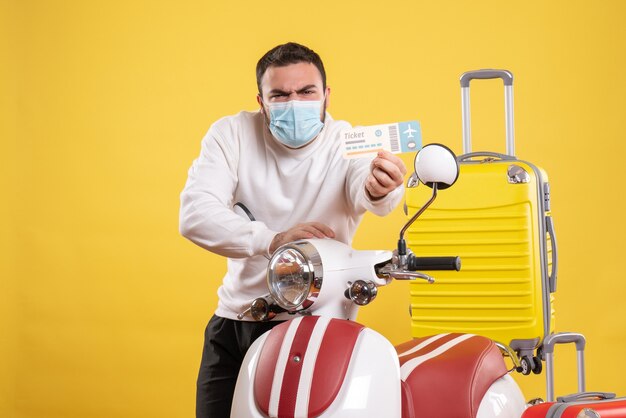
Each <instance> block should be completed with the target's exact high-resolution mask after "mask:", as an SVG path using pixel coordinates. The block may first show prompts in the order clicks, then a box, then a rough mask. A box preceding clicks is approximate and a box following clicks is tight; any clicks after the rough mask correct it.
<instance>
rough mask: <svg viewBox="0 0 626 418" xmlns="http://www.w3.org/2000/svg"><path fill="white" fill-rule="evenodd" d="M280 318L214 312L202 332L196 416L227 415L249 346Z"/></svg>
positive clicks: (219, 417)
mask: <svg viewBox="0 0 626 418" xmlns="http://www.w3.org/2000/svg"><path fill="white" fill-rule="evenodd" d="M280 322H282V321H271V322H247V321H234V320H232V319H226V318H221V317H219V316H216V315H213V317H212V318H211V320H210V321H209V324H208V325H207V327H206V330H205V332H204V349H203V350H202V361H201V363H200V372H199V373H198V383H197V392H196V417H197V418H229V417H230V406H231V403H232V401H233V392H234V391H235V384H236V383H237V375H238V374H239V368H240V367H241V363H242V362H243V358H244V356H245V355H246V351H248V348H250V345H252V343H253V342H254V340H256V339H257V338H259V337H260V336H261V335H263V334H264V333H265V332H266V331H267V330H269V329H271V328H273V327H274V326H276V325H278V324H279V323H280Z"/></svg>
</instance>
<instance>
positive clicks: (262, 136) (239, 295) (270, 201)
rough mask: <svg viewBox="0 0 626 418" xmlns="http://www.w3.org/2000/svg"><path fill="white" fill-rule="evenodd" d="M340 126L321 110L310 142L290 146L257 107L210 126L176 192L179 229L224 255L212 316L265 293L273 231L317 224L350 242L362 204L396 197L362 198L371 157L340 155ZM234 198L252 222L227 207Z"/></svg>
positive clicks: (386, 205) (393, 201)
mask: <svg viewBox="0 0 626 418" xmlns="http://www.w3.org/2000/svg"><path fill="white" fill-rule="evenodd" d="M346 128H350V125H349V124H348V123H347V122H344V121H335V120H333V119H332V118H331V117H330V115H329V114H326V118H325V125H324V128H323V129H322V131H321V132H320V134H319V136H318V137H317V138H316V139H315V140H314V141H313V142H312V143H310V144H309V145H307V146H306V147H303V148H300V149H290V148H287V147H285V146H284V145H282V144H281V143H279V142H278V141H277V140H276V139H275V138H274V137H273V136H272V135H271V133H270V132H269V130H268V128H267V126H266V125H265V122H264V117H263V115H262V114H261V113H260V112H259V111H257V112H241V113H239V114H237V115H234V116H228V117H225V118H222V119H220V120H218V121H217V122H215V123H214V124H213V125H212V126H211V128H210V129H209V131H208V132H207V134H206V136H205V137H204V139H203V140H202V149H201V152H200V156H199V157H198V158H197V159H196V160H195V161H194V162H193V165H192V166H191V168H190V169H189V177H188V179H187V183H186V185H185V188H184V190H183V192H182V194H181V208H180V231H181V233H182V234H183V235H184V236H185V237H186V238H188V239H190V240H191V241H193V242H194V243H196V244H198V245H199V246H201V247H203V248H206V249H207V250H209V251H212V252H214V253H216V254H220V255H223V256H225V257H228V262H227V263H228V271H227V273H226V275H225V277H224V278H223V282H222V285H221V287H220V288H219V289H218V296H219V302H218V306H217V309H216V311H215V313H216V315H218V316H221V317H225V318H230V319H236V316H237V313H239V312H241V311H243V310H244V309H245V307H246V306H247V305H248V304H249V303H250V302H251V301H252V300H253V299H254V298H257V297H259V296H262V295H264V294H266V293H267V285H266V282H265V273H266V268H267V265H268V259H267V258H266V257H268V256H269V246H270V244H271V242H272V239H273V238H274V236H275V235H276V234H277V233H279V232H283V231H286V230H288V229H289V228H291V227H293V226H295V225H296V224H299V223H303V222H321V223H324V224H326V225H328V226H329V227H330V228H331V229H332V230H333V231H334V232H335V239H337V240H339V241H341V242H344V243H346V244H350V243H351V242H352V237H353V236H354V233H355V232H356V228H357V226H358V224H359V222H360V220H361V217H362V216H363V214H364V213H365V211H366V210H369V211H371V212H373V213H375V214H377V215H380V216H383V215H386V214H388V213H389V212H391V211H392V210H393V209H394V208H395V207H396V205H397V204H398V203H399V202H400V200H401V199H402V196H403V191H404V190H403V187H402V186H401V187H398V188H397V189H396V190H394V191H393V192H392V193H389V194H388V195H387V196H386V197H384V198H382V199H380V200H376V201H372V200H370V199H369V198H368V196H367V195H366V192H365V179H366V178H367V176H368V174H369V170H370V163H371V160H370V159H367V158H365V159H353V160H346V159H344V158H343V156H342V151H341V140H340V138H339V132H340V131H341V130H343V129H346ZM237 202H240V203H243V204H244V205H245V206H246V207H247V208H248V209H249V210H250V212H251V213H252V214H253V216H254V218H255V221H250V220H249V219H248V218H244V217H242V216H240V215H238V214H237V213H235V212H234V211H233V205H234V204H235V203H237ZM279 317H280V316H279ZM277 319H278V317H277Z"/></svg>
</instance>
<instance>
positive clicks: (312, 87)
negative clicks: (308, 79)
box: [298, 84, 317, 93]
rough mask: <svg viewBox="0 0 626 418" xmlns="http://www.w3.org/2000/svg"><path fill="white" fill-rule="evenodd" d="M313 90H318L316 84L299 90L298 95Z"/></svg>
mask: <svg viewBox="0 0 626 418" xmlns="http://www.w3.org/2000/svg"><path fill="white" fill-rule="evenodd" d="M312 89H317V86H316V85H315V84H308V85H306V86H304V87H302V88H301V89H299V90H298V93H304V92H305V91H307V90H312Z"/></svg>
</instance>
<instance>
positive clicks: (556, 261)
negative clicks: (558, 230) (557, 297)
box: [546, 216, 559, 293]
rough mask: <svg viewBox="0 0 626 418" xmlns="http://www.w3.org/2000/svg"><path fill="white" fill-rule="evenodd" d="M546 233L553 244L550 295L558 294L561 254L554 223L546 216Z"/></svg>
mask: <svg viewBox="0 0 626 418" xmlns="http://www.w3.org/2000/svg"><path fill="white" fill-rule="evenodd" d="M546 232H547V233H548V236H550V242H551V243H552V271H551V272H550V277H549V278H548V281H549V282H548V283H549V286H550V293H554V292H556V277H557V272H558V264H559V254H558V251H557V246H556V235H555V234H554V221H553V220H552V216H546Z"/></svg>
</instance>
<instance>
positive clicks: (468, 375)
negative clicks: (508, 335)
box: [396, 333, 508, 418]
mask: <svg viewBox="0 0 626 418" xmlns="http://www.w3.org/2000/svg"><path fill="white" fill-rule="evenodd" d="M396 351H397V353H398V357H399V361H400V373H401V376H402V383H401V384H402V416H403V418H419V417H440V418H458V417H471V418H474V417H476V413H477V411H478V407H479V406H480V402H481V400H482V398H483V396H484V395H485V393H486V392H487V389H489V387H490V386H491V385H492V384H493V383H494V382H495V381H496V380H498V379H499V378H501V377H502V376H504V375H505V374H506V373H507V371H508V370H507V367H506V364H505V363H504V359H503V358H502V354H501V353H500V350H499V349H498V347H497V346H496V345H495V344H494V343H493V341H492V340H490V339H488V338H485V337H481V336H478V335H473V334H457V333H452V334H438V335H434V336H429V337H422V338H417V339H414V340H411V341H407V342H405V343H403V344H400V345H398V346H396Z"/></svg>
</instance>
